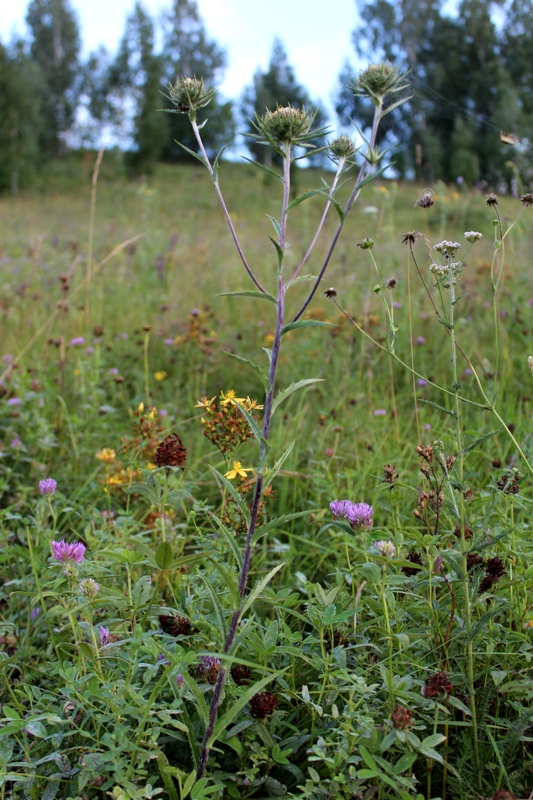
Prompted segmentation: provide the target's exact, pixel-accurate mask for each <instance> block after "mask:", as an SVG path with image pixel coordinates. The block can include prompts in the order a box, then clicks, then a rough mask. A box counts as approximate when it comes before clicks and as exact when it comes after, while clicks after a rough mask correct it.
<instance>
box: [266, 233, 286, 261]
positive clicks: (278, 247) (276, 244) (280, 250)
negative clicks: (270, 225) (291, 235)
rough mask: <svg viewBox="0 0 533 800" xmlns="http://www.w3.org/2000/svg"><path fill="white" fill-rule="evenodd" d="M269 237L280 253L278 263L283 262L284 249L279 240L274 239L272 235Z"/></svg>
mask: <svg viewBox="0 0 533 800" xmlns="http://www.w3.org/2000/svg"><path fill="white" fill-rule="evenodd" d="M268 238H269V239H270V241H271V242H272V244H273V245H274V247H275V248H276V253H277V254H278V264H281V262H282V261H283V250H282V249H281V247H280V246H279V242H276V240H275V239H273V238H272V236H269V237H268Z"/></svg>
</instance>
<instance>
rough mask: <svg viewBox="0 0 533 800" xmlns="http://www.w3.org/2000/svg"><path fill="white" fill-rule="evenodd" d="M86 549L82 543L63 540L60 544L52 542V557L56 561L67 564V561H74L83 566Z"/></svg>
mask: <svg viewBox="0 0 533 800" xmlns="http://www.w3.org/2000/svg"><path fill="white" fill-rule="evenodd" d="M85 550H86V547H85V545H84V544H82V542H72V543H70V544H69V543H68V542H65V540H64V539H61V541H60V542H56V541H53V542H52V555H53V557H54V559H55V560H56V561H60V562H61V563H63V564H66V562H67V561H72V562H73V563H74V564H81V562H82V561H83V559H84V558H85Z"/></svg>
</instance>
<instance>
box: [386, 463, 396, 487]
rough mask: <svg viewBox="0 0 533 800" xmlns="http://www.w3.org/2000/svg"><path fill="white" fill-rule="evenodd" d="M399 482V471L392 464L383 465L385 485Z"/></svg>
mask: <svg viewBox="0 0 533 800" xmlns="http://www.w3.org/2000/svg"><path fill="white" fill-rule="evenodd" d="M397 480H398V470H397V469H396V467H393V466H392V464H384V465H383V483H396V481H397Z"/></svg>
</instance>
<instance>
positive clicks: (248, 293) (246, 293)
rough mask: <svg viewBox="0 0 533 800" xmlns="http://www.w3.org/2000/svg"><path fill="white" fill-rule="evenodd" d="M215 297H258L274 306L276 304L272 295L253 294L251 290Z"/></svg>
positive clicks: (263, 293) (264, 293)
mask: <svg viewBox="0 0 533 800" xmlns="http://www.w3.org/2000/svg"><path fill="white" fill-rule="evenodd" d="M217 297H258V298H262V299H263V300H270V302H271V303H274V305H277V303H278V301H277V300H276V298H275V297H274V295H273V294H269V293H268V292H254V291H252V290H251V289H250V290H246V291H242V292H220V294H217Z"/></svg>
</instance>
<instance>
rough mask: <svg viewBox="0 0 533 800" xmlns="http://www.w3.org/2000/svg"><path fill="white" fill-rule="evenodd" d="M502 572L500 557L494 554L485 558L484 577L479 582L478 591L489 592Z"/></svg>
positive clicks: (481, 592)
mask: <svg viewBox="0 0 533 800" xmlns="http://www.w3.org/2000/svg"><path fill="white" fill-rule="evenodd" d="M504 574H505V565H504V563H503V561H502V559H501V558H498V556H494V557H493V558H489V559H487V565H486V569H485V577H484V578H483V580H482V581H481V583H480V584H479V593H480V594H483V592H489V591H490V590H491V588H492V587H493V586H494V584H495V583H498V581H499V580H500V578H501V577H502V575H504Z"/></svg>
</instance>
